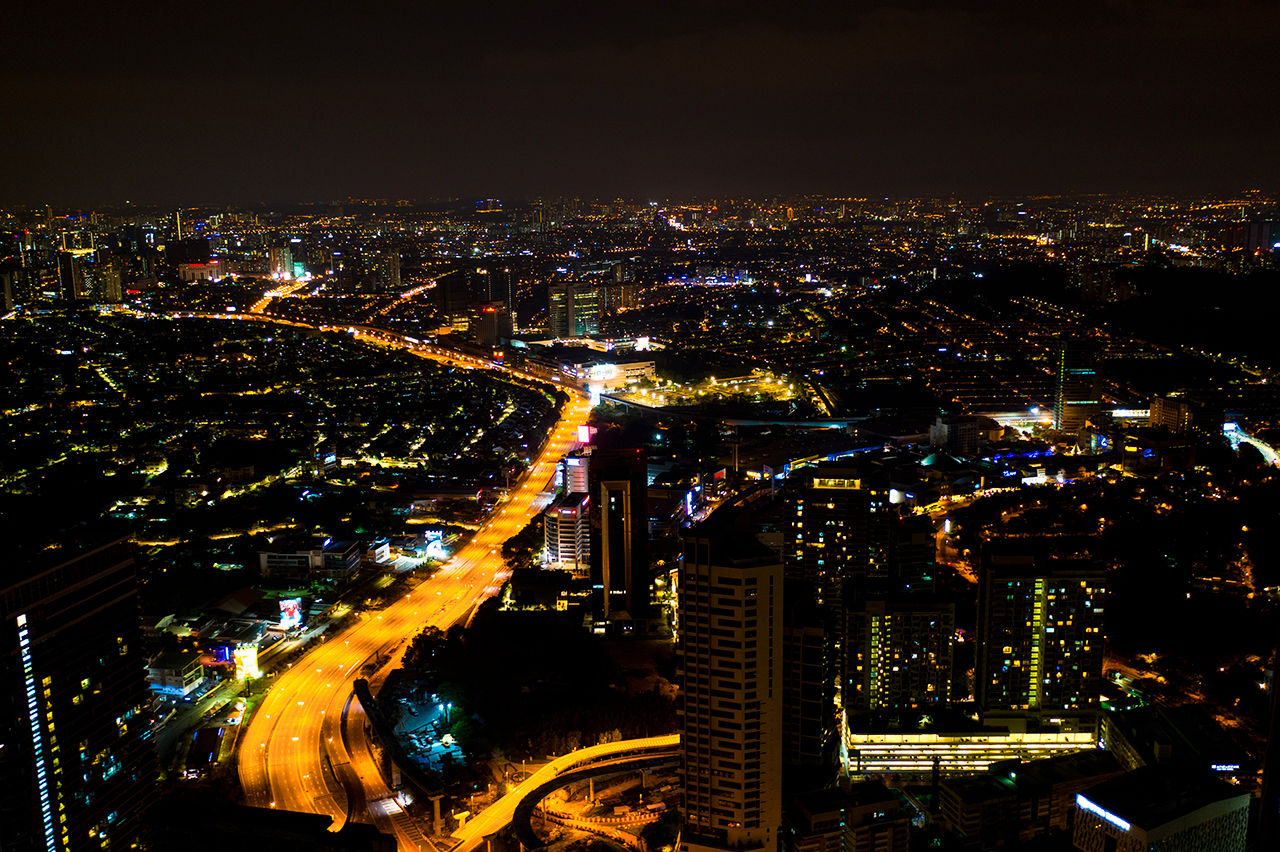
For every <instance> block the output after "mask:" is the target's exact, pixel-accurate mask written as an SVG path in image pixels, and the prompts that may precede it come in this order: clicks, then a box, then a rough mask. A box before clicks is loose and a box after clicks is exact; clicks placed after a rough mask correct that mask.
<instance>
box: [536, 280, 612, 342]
mask: <svg viewBox="0 0 1280 852" xmlns="http://www.w3.org/2000/svg"><path fill="white" fill-rule="evenodd" d="M604 302H605V299H604V292H603V290H602V289H601V288H600V287H591V286H586V285H583V284H575V283H568V284H552V285H551V286H550V287H549V288H548V289H547V303H548V304H547V307H548V314H547V333H548V334H550V335H551V336H552V337H587V336H589V335H592V334H596V333H597V332H599V330H600V314H601V312H602V311H603V310H604Z"/></svg>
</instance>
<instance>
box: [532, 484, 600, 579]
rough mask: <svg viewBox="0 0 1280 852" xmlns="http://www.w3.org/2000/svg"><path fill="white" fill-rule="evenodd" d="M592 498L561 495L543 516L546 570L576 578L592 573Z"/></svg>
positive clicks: (572, 494)
mask: <svg viewBox="0 0 1280 852" xmlns="http://www.w3.org/2000/svg"><path fill="white" fill-rule="evenodd" d="M590 505H591V498H590V496H589V495H587V494H584V493H576V494H575V493H570V494H561V495H560V496H559V497H557V498H556V499H555V500H553V501H551V505H550V506H548V507H547V511H546V512H545V513H544V514H543V544H544V546H545V547H546V551H547V567H548V568H557V569H560V570H563V571H569V572H570V573H572V574H573V575H574V576H578V577H587V576H590V573H591V564H590V562H591V521H590V518H589V512H588V510H589V508H590Z"/></svg>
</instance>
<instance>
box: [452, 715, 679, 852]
mask: <svg viewBox="0 0 1280 852" xmlns="http://www.w3.org/2000/svg"><path fill="white" fill-rule="evenodd" d="M679 755H680V735H679V734H668V735H666V736H661V737H645V738H643V739H634V740H619V741H618V742H614V743H602V744H600V745H594V746H588V747H587V748H580V749H578V750H576V751H572V752H570V753H569V754H566V755H564V756H563V757H558V758H556V759H555V760H553V761H551V762H550V763H548V764H547V765H546V766H543V767H542V768H541V769H539V770H538V771H537V772H534V773H533V774H532V775H530V776H529V777H528V778H526V779H525V780H524V781H521V782H520V783H519V784H517V785H516V786H515V787H514V788H513V789H512V790H511V792H510V793H507V794H506V795H505V796H503V797H502V798H501V799H499V800H498V801H496V802H494V803H493V804H492V805H490V806H489V807H487V808H485V809H484V810H483V811H481V812H480V813H478V814H476V815H475V816H474V817H472V818H471V819H469V820H468V821H467V823H466V825H464V826H463V827H462V828H460V829H458V830H457V831H456V832H454V834H453V836H454V838H456V839H457V840H458V843H457V844H456V845H455V846H453V847H452V849H451V850H450V852H472V850H474V849H475V848H476V847H477V846H479V845H480V844H481V843H482V842H483V841H484V839H485V837H487V836H488V835H491V834H493V833H495V832H497V831H501V830H502V829H504V828H506V827H507V826H508V825H510V824H511V822H512V821H513V820H516V819H518V811H519V812H522V813H523V815H524V816H523V826H524V827H525V828H527V830H528V834H527V835H526V834H524V833H523V832H521V831H520V829H521V825H520V823H517V826H516V830H517V832H518V833H521V842H522V843H525V846H526V848H531V849H533V848H538V847H541V846H542V845H543V843H542V841H541V840H539V839H537V835H536V834H534V833H533V829H532V827H530V826H529V815H530V814H532V813H533V809H534V808H535V807H537V804H538V802H540V801H542V799H543V798H544V797H545V796H546V795H547V794H548V793H550V792H551V791H552V790H556V789H558V788H560V787H563V786H564V785H565V784H570V783H572V782H574V781H578V780H584V779H586V778H589V777H592V776H594V775H603V774H609V773H611V772H619V771H622V770H625V769H641V768H645V767H647V766H650V765H660V764H662V763H669V762H671V761H673V760H676V759H678V758H679Z"/></svg>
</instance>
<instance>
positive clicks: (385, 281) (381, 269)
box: [372, 249, 400, 293]
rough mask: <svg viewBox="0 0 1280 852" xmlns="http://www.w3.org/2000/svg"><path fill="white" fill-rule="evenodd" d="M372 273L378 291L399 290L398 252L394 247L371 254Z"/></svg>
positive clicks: (393, 291) (390, 291) (389, 291)
mask: <svg viewBox="0 0 1280 852" xmlns="http://www.w3.org/2000/svg"><path fill="white" fill-rule="evenodd" d="M372 265H373V274H374V277H375V278H376V279H377V282H376V288H377V291H378V292H380V293H396V292H399V290H400V252H399V251H397V250H396V249H388V250H387V251H380V252H376V253H375V254H374V256H373V264H372Z"/></svg>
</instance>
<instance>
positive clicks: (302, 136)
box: [0, 0, 1280, 205]
mask: <svg viewBox="0 0 1280 852" xmlns="http://www.w3.org/2000/svg"><path fill="white" fill-rule="evenodd" d="M1277 45H1280V3H1276V2H1274V0H1265V1H1264V0H1259V2H1236V3H1220V2H1202V3H1194V2H1177V0H1161V1H1160V2H1119V1H1118V0H1117V2H1109V3H1040V2H1034V0H1025V1H1024V2H1018V3H1007V4H1006V3H1003V2H996V1H995V0H993V2H963V0H959V2H949V3H925V2H917V3H912V2H894V3H870V2H857V0H851V2H841V3H806V2H783V0H779V2H775V3H768V4H758V5H755V4H744V3H736V2H697V0H683V2H625V0H624V2H616V0H594V2H532V0H531V1H530V2H521V3H508V2H483V0H457V1H456V2H450V3H437V2H399V0H369V2H334V0H314V2H308V3H300V2H270V0H267V2H253V3H248V2H246V3H219V2H216V0H213V1H212V2H209V3H202V4H201V3H189V2H181V0H164V2H157V0H151V2H128V3H118V4H112V3H104V2H101V0H97V2H91V3H90V2H76V0H60V1H59V2H56V3H33V2H26V3H17V2H14V3H10V4H8V7H7V9H6V12H5V23H4V26H3V27H0V78H2V79H0V109H2V110H3V112H2V114H3V116H4V119H3V123H2V124H0V127H2V128H3V133H0V156H2V158H3V159H2V162H3V166H0V203H44V202H50V203H53V204H55V205H56V204H68V205H74V204H84V205H92V204H104V203H118V202H121V201H124V200H133V201H135V202H140V203H162V204H173V203H179V202H182V203H188V204H196V203H223V202H248V201H258V200H272V201H292V200H328V199H336V198H343V197H346V196H349V195H355V196H378V197H382V196H392V197H420V198H426V197H444V196H455V195H456V196H464V197H473V196H481V195H496V196H499V197H504V198H520V197H530V196H535V195H564V194H585V195H601V196H608V195H628V196H636V197H641V198H646V197H647V198H655V199H656V198H663V197H669V196H676V197H687V196H707V195H717V196H732V195H769V194H784V193H785V194H789V193H802V192H820V193H832V194H853V195H867V194H895V195H901V194H945V193H961V194H975V195H988V194H997V195H998V194H1031V193H1039V192H1046V193H1052V192H1089V191H1159V192H1164V191H1167V192H1177V193H1182V192H1200V191H1225V192H1233V191H1236V190H1239V189H1245V188H1261V189H1264V190H1275V189H1276V183H1277V176H1278V174H1280V157H1277V151H1278V150H1280V145H1278V143H1280V109H1278V108H1277V105H1276V101H1277V95H1276V91H1275V84H1276V80H1277V72H1278V69H1280V61H1278V60H1277V54H1278V53H1280V47H1278V46H1277Z"/></svg>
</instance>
